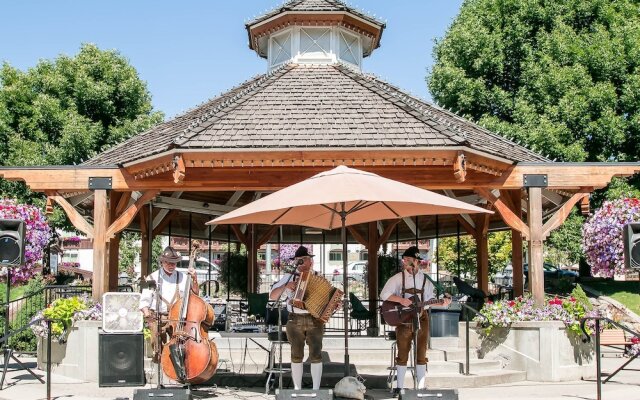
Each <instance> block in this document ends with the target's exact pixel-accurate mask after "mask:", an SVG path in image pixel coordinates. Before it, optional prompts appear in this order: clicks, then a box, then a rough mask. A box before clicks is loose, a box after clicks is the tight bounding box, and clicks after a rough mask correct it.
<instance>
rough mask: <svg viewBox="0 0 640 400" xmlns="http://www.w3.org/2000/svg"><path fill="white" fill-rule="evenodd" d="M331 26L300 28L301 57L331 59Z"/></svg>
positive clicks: (320, 59)
mask: <svg viewBox="0 0 640 400" xmlns="http://www.w3.org/2000/svg"><path fill="white" fill-rule="evenodd" d="M331 31H332V29H331V28H300V58H301V59H310V60H318V61H323V60H330V59H331V58H332V57H331Z"/></svg>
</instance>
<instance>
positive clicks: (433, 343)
mask: <svg viewBox="0 0 640 400" xmlns="http://www.w3.org/2000/svg"><path fill="white" fill-rule="evenodd" d="M429 347H431V348H432V349H443V348H452V347H460V339H458V338H457V337H432V338H430V339H429Z"/></svg>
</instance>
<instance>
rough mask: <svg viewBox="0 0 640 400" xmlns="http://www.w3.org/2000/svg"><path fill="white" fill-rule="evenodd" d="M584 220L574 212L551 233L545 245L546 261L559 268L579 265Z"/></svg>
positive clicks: (581, 252)
mask: <svg viewBox="0 0 640 400" xmlns="http://www.w3.org/2000/svg"><path fill="white" fill-rule="evenodd" d="M582 224H584V218H583V217H582V216H581V215H580V214H579V213H578V212H576V211H575V210H574V212H572V213H571V215H569V217H568V218H567V219H566V220H565V222H564V223H563V224H562V225H561V226H560V227H559V228H558V229H556V230H554V231H553V232H552V233H551V236H549V239H548V240H547V241H546V243H545V250H546V251H545V261H547V262H549V263H551V264H553V265H557V266H570V265H574V264H577V263H578V262H579V261H580V257H583V256H584V252H583V251H582Z"/></svg>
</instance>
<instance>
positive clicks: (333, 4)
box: [246, 0, 385, 70]
mask: <svg viewBox="0 0 640 400" xmlns="http://www.w3.org/2000/svg"><path fill="white" fill-rule="evenodd" d="M246 28H247V32H248V33H249V47H250V48H251V49H252V50H255V52H256V53H258V55H259V56H260V57H263V58H266V59H267V60H268V65H269V70H271V69H273V68H276V67H278V66H280V65H282V64H285V63H289V62H293V63H300V64H304V63H310V64H333V63H338V62H342V63H346V64H349V65H351V66H353V67H356V68H358V69H360V68H361V67H362V59H363V58H364V57H367V56H369V55H370V54H371V53H372V52H373V50H375V49H376V48H378V47H379V46H380V38H381V36H382V31H383V30H384V28H385V24H384V23H383V22H381V21H379V20H377V19H376V18H374V17H371V16H368V15H366V14H364V13H362V12H360V11H357V10H355V9H353V8H351V7H349V6H347V5H346V4H345V3H344V2H342V1H339V0H291V1H288V2H287V3H285V4H283V5H282V6H281V7H278V8H277V9H274V10H273V11H271V12H268V13H266V14H264V15H262V16H260V17H258V18H256V19H254V20H252V21H251V22H249V23H247V24H246Z"/></svg>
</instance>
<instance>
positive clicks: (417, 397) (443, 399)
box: [400, 389, 458, 400]
mask: <svg viewBox="0 0 640 400" xmlns="http://www.w3.org/2000/svg"><path fill="white" fill-rule="evenodd" d="M400 400H458V391H457V390H455V389H421V390H412V389H404V393H401V394H400Z"/></svg>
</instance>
